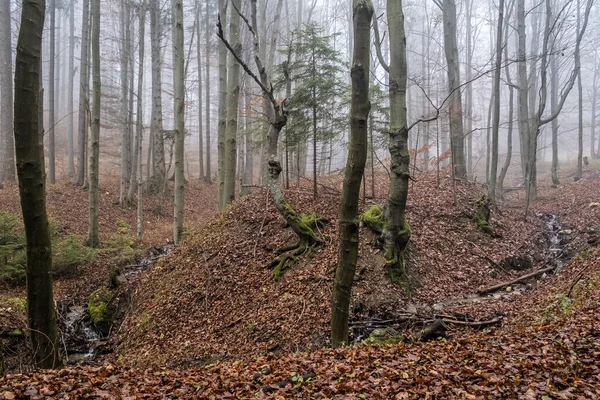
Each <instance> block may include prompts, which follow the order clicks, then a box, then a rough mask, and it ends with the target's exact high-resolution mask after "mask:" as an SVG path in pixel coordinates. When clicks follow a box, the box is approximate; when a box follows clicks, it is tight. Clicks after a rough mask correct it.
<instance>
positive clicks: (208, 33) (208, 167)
mask: <svg viewBox="0 0 600 400" xmlns="http://www.w3.org/2000/svg"><path fill="white" fill-rule="evenodd" d="M210 4H211V2H210V1H207V2H206V32H205V36H206V50H205V51H206V67H205V68H206V83H205V85H204V86H205V87H206V100H205V107H206V110H205V117H206V175H205V176H204V180H205V181H206V182H207V183H211V181H212V173H211V165H210V163H211V148H210V114H211V113H210V94H211V93H210V87H211V85H210V50H211V49H210V44H211V41H210V37H211V30H210V27H211V22H210V21H211V19H210Z"/></svg>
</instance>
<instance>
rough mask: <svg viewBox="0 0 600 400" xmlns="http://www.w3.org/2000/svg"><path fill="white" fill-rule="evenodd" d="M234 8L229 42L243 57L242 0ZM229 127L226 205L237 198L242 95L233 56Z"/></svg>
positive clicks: (226, 136)
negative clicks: (236, 183)
mask: <svg viewBox="0 0 600 400" xmlns="http://www.w3.org/2000/svg"><path fill="white" fill-rule="evenodd" d="M232 6H233V7H232V9H231V12H230V16H229V42H230V43H231V45H232V46H233V49H234V51H235V53H236V55H237V56H239V57H241V54H242V42H241V41H240V21H241V19H240V15H239V13H238V10H241V1H240V0H232ZM227 72H228V76H227V86H228V88H227V96H228V99H227V127H226V130H225V148H224V158H225V159H224V161H225V163H224V165H223V168H224V176H223V177H224V180H225V182H224V188H223V205H224V206H226V205H228V204H229V203H231V202H232V201H234V200H235V182H236V179H235V173H236V165H237V141H236V135H237V131H238V106H239V97H240V64H239V63H238V62H237V61H236V59H235V57H231V59H230V61H229V68H228V70H227Z"/></svg>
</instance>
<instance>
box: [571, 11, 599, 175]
mask: <svg viewBox="0 0 600 400" xmlns="http://www.w3.org/2000/svg"><path fill="white" fill-rule="evenodd" d="M580 30H581V1H580V0H577V32H579V31H580ZM579 64H581V54H580V50H579V47H576V48H575V65H579ZM582 86H583V85H582V83H581V69H580V70H579V71H578V72H577V114H578V115H577V125H578V129H577V132H578V135H577V138H578V140H577V143H578V147H579V148H578V150H579V151H578V153H577V173H576V174H575V180H579V179H581V177H582V175H583V87H582ZM592 112H596V110H592Z"/></svg>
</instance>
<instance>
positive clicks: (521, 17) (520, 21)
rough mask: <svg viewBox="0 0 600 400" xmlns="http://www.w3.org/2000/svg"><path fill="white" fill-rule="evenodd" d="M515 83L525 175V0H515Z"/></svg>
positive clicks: (526, 142) (526, 128) (528, 128)
mask: <svg viewBox="0 0 600 400" xmlns="http://www.w3.org/2000/svg"><path fill="white" fill-rule="evenodd" d="M517 33H518V46H517V61H518V63H517V85H518V96H517V99H518V104H519V107H518V109H519V116H518V118H519V137H520V139H521V142H520V143H521V171H522V174H523V178H525V177H526V171H527V162H528V160H529V138H530V136H531V134H530V132H529V130H530V126H529V103H528V101H527V100H528V99H527V93H528V87H529V79H528V78H527V48H526V43H527V36H526V33H525V0H517Z"/></svg>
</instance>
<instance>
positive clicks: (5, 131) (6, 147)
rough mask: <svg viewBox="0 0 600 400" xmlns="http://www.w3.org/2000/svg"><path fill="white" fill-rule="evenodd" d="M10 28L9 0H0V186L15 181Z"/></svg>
mask: <svg viewBox="0 0 600 400" xmlns="http://www.w3.org/2000/svg"><path fill="white" fill-rule="evenodd" d="M11 26H12V20H11V12H10V0H0V31H1V32H0V87H1V88H2V96H0V139H1V140H0V184H1V183H2V181H3V180H7V181H14V180H15V143H14V139H13V74H12V38H11V36H12V31H11Z"/></svg>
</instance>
